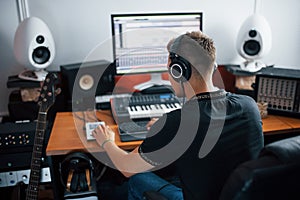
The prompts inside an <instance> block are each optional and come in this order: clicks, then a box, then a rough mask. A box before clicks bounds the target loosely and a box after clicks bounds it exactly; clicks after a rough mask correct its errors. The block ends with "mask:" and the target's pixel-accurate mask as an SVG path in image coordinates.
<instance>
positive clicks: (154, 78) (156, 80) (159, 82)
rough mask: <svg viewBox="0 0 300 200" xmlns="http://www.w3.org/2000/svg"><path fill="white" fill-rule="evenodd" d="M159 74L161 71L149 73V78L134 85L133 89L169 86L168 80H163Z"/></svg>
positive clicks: (140, 89)
mask: <svg viewBox="0 0 300 200" xmlns="http://www.w3.org/2000/svg"><path fill="white" fill-rule="evenodd" d="M161 75H162V74H161V73H151V78H150V80H149V81H147V82H144V83H141V84H138V85H136V86H134V89H135V90H138V91H143V90H146V89H149V88H151V87H153V86H170V85H171V83H170V81H166V80H163V79H162V77H161Z"/></svg>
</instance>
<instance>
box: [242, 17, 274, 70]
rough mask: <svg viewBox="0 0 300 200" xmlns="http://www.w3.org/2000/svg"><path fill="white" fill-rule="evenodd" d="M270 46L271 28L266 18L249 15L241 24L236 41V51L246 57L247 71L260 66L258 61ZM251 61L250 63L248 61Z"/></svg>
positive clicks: (245, 67) (245, 66) (257, 68)
mask: <svg viewBox="0 0 300 200" xmlns="http://www.w3.org/2000/svg"><path fill="white" fill-rule="evenodd" d="M271 46H272V34H271V28H270V26H269V24H268V22H267V21H266V19H265V18H264V17H263V16H262V15H259V14H253V15H251V16H249V17H248V18H247V19H246V21H245V22H244V23H243V24H242V26H241V28H240V30H239V33H238V37H237V42H236V49H237V51H238V53H239V54H240V55H241V56H242V57H243V58H244V59H246V61H247V63H248V65H241V67H243V66H244V69H245V70H247V71H251V72H254V71H258V70H260V69H261V68H262V66H259V65H258V63H255V62H254V61H258V60H259V59H261V58H262V57H263V56H265V55H266V54H267V53H269V51H270V49H271ZM251 62H252V63H253V65H251V64H250V63H251Z"/></svg>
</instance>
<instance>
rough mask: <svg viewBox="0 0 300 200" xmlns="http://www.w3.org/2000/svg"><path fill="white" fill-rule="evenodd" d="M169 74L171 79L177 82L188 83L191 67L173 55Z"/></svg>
mask: <svg viewBox="0 0 300 200" xmlns="http://www.w3.org/2000/svg"><path fill="white" fill-rule="evenodd" d="M169 73H170V75H171V76H172V78H173V79H174V80H175V81H177V82H185V81H188V80H189V79H190V78H191V75H192V71H191V65H190V63H189V62H188V61H187V60H185V59H184V58H182V57H180V56H178V55H173V56H171V64H170V66H169Z"/></svg>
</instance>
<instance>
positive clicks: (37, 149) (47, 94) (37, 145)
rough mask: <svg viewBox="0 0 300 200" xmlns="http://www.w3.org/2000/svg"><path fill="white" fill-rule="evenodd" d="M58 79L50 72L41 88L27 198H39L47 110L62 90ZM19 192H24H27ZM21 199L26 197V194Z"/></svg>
mask: <svg viewBox="0 0 300 200" xmlns="http://www.w3.org/2000/svg"><path fill="white" fill-rule="evenodd" d="M56 80H57V75H56V74H55V73H48V74H47V76H46V78H45V81H44V83H43V86H42V88H41V93H40V96H39V101H38V105H39V113H38V117H37V124H36V131H35V137H34V144H33V150H32V157H31V164H30V169H31V170H30V177H29V183H28V186H27V190H26V195H25V199H26V200H37V199H38V194H39V184H40V179H41V164H42V154H43V144H44V137H45V129H46V125H47V112H48V110H49V108H50V107H51V106H52V105H53V104H54V101H55V96H56V95H57V94H58V93H59V92H60V90H59V89H57V90H55V89H54V83H55V81H56ZM23 185H24V183H23ZM19 193H20V194H23V193H25V192H23V193H22V192H19ZM20 196H22V195H20ZM19 199H24V195H23V197H20V198H19Z"/></svg>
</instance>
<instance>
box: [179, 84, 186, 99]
mask: <svg viewBox="0 0 300 200" xmlns="http://www.w3.org/2000/svg"><path fill="white" fill-rule="evenodd" d="M180 86H181V92H182V94H183V98H182V105H183V104H185V101H186V95H185V89H184V86H183V81H182V80H180Z"/></svg>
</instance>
